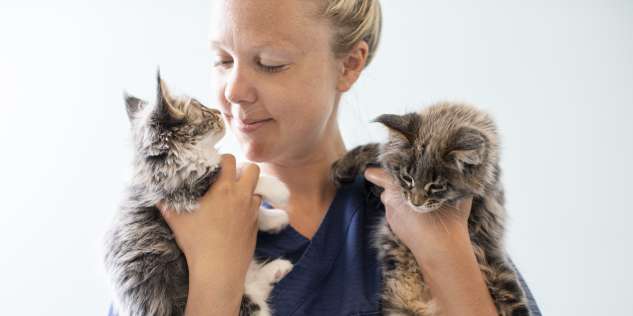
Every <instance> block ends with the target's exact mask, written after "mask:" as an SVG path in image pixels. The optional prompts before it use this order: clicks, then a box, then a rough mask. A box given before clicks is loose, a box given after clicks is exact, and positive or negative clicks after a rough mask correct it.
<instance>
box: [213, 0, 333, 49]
mask: <svg viewBox="0 0 633 316" xmlns="http://www.w3.org/2000/svg"><path fill="white" fill-rule="evenodd" d="M315 3H316V1H313V0H217V1H215V2H214V8H213V15H212V23H211V30H210V40H211V45H212V48H215V47H222V48H228V49H235V50H237V49H239V48H242V47H248V48H260V47H265V46H271V45H274V46H281V47H285V48H289V49H291V48H294V49H299V50H306V49H313V47H311V46H315V44H318V45H322V42H319V41H322V40H326V41H327V39H328V38H329V36H328V35H329V27H328V24H327V23H326V22H325V21H324V20H323V19H318V18H316V16H315V12H316V4H315Z"/></svg>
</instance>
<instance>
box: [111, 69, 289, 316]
mask: <svg viewBox="0 0 633 316" xmlns="http://www.w3.org/2000/svg"><path fill="white" fill-rule="evenodd" d="M157 79H158V93H157V94H158V96H157V101H156V103H155V104H154V105H149V104H147V102H145V101H142V100H140V99H137V98H135V97H132V96H126V98H125V99H126V100H125V101H126V106H127V113H128V117H129V118H130V121H131V127H132V140H133V145H134V164H133V170H134V172H133V176H132V179H131V182H130V184H129V186H128V188H127V190H126V194H125V198H124V200H123V202H122V203H121V205H120V209H119V212H118V213H117V214H116V217H115V221H114V223H113V225H112V227H111V229H110V230H109V232H108V234H107V236H106V247H105V250H106V255H105V263H106V270H107V272H108V273H109V274H110V277H111V279H112V284H113V286H114V292H115V299H114V307H115V309H116V310H117V311H118V313H119V315H120V316H125V315H130V316H141V315H143V316H145V315H154V316H168V315H169V316H173V315H182V314H184V309H185V304H186V302H187V290H188V272H187V262H186V260H185V257H184V255H183V253H182V251H181V250H180V249H179V248H178V246H177V245H176V241H175V239H174V236H173V235H172V232H171V230H170V229H169V227H168V226H167V223H166V222H165V221H164V220H163V217H162V216H161V213H160V210H159V209H158V208H156V206H155V205H157V204H158V203H159V202H161V201H163V202H165V205H166V206H167V207H169V208H171V209H174V210H176V211H177V212H179V213H183V212H191V211H193V210H194V209H196V208H197V206H198V204H197V200H198V199H199V198H200V197H201V196H202V195H203V194H204V193H205V192H206V191H207V190H208V188H209V186H210V185H212V184H213V183H214V181H215V180H216V176H217V175H218V174H219V171H220V166H219V161H220V155H219V153H218V152H217V151H216V149H215V148H214V145H215V144H216V143H217V142H218V141H219V140H220V139H221V138H222V137H223V135H224V133H225V128H224V123H223V121H222V118H221V116H220V112H219V111H217V110H213V109H209V108H206V107H205V106H203V105H202V104H201V103H200V102H198V101H197V100H195V99H192V98H188V97H172V96H171V95H170V94H169V92H168V91H167V87H166V86H165V83H164V82H163V81H162V80H161V78H160V74H159V75H158V78H157ZM255 193H256V194H260V195H262V196H263V198H264V199H266V200H267V201H268V202H270V203H271V204H272V205H274V206H276V207H284V206H285V205H286V202H287V199H288V190H287V188H286V187H285V185H284V184H283V183H281V182H280V181H279V180H277V179H274V178H271V177H267V176H261V177H260V178H259V181H258V183H257V187H256V189H255ZM287 224H288V215H287V213H286V212H284V211H282V210H280V209H265V208H262V209H260V214H259V229H260V230H265V231H271V232H276V231H279V230H281V229H282V228H283V227H284V226H285V225H287ZM291 268H292V264H291V263H290V261H288V260H283V259H276V260H273V261H270V262H266V263H258V262H255V261H252V262H251V264H250V267H249V270H248V272H247V275H246V284H245V294H244V297H243V299H242V306H241V311H240V314H241V315H270V313H271V312H270V310H269V308H268V306H267V304H266V299H267V297H268V295H269V294H270V291H271V290H272V285H273V284H274V283H276V282H277V281H279V279H281V278H282V277H283V276H284V275H285V274H286V273H287V272H289V271H290V269H291Z"/></svg>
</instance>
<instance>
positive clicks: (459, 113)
mask: <svg viewBox="0 0 633 316" xmlns="http://www.w3.org/2000/svg"><path fill="white" fill-rule="evenodd" d="M375 121H376V122H380V123H382V124H384V125H385V126H386V127H388V128H389V140H388V141H387V143H385V144H376V143H374V144H368V145H364V146H359V147H356V148H354V149H353V150H351V151H349V152H348V153H347V155H346V156H344V157H343V158H342V159H340V160H339V161H337V162H335V163H334V165H333V170H332V176H333V178H334V181H335V183H337V184H340V183H342V182H348V181H351V180H352V179H353V178H354V177H355V176H356V175H358V174H362V173H363V172H364V171H365V168H367V167H368V166H370V165H374V164H375V165H379V166H382V167H383V168H384V169H386V170H387V172H388V173H389V174H390V175H391V176H392V177H393V179H394V180H395V181H396V183H398V184H399V185H400V187H401V190H402V194H403V196H404V198H405V199H406V200H407V201H408V202H409V203H410V204H411V205H412V206H413V207H414V208H415V210H416V211H419V212H430V211H433V210H437V209H438V208H440V207H442V206H443V205H445V204H451V203H453V202H455V201H456V200H458V199H460V198H462V197H465V196H469V195H472V196H473V204H472V211H471V214H470V217H469V219H468V226H469V227H468V228H469V231H470V239H471V241H472V244H473V248H474V250H475V255H476V257H477V261H478V263H479V266H480V268H481V271H482V272H483V274H484V276H485V279H486V283H487V285H488V289H489V290H490V293H491V295H492V297H493V299H494V302H495V304H496V307H497V310H498V311H499V314H500V315H504V316H505V315H515V316H517V315H529V311H528V308H527V298H526V295H525V294H524V292H523V290H522V289H521V287H520V285H519V281H518V278H517V275H516V274H515V272H514V270H513V269H512V267H511V265H510V263H509V261H508V258H507V257H506V253H505V250H504V245H503V234H504V222H505V217H506V211H505V208H504V194H503V187H502V185H501V182H500V180H499V176H500V173H501V170H500V168H499V143H498V137H497V131H496V127H495V124H494V122H493V121H492V119H491V118H490V116H488V115H487V114H485V113H483V112H481V111H478V110H476V109H475V108H473V107H471V106H468V105H464V104H450V103H439V104H436V105H434V106H431V107H428V108H426V109H424V110H422V111H421V112H419V113H409V114H405V115H401V116H400V115H389V114H386V115H381V116H379V117H378V118H376V119H375ZM375 237H376V243H375V246H376V247H377V250H378V256H379V260H380V262H381V263H382V273H383V291H382V304H383V311H384V313H385V314H386V315H437V314H438V313H439V309H438V305H437V302H436V300H435V299H434V298H433V297H432V296H431V293H430V291H429V288H428V286H427V285H426V284H425V282H424V279H423V277H422V274H421V272H420V270H419V266H418V264H417V262H416V260H415V258H414V257H413V254H412V253H411V252H410V251H409V250H408V249H407V248H406V246H405V245H404V244H403V243H402V242H401V241H400V240H399V239H398V238H397V237H396V236H395V235H394V234H393V232H392V231H391V229H390V228H389V226H388V224H387V221H386V220H385V219H382V222H381V223H380V224H379V226H378V229H377V231H376V236H375Z"/></svg>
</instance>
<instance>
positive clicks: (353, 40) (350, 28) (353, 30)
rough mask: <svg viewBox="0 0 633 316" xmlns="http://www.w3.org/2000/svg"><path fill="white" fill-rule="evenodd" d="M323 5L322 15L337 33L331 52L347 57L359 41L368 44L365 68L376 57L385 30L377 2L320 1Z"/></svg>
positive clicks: (364, 0) (349, 0)
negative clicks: (382, 31) (381, 33)
mask: <svg viewBox="0 0 633 316" xmlns="http://www.w3.org/2000/svg"><path fill="white" fill-rule="evenodd" d="M319 1H320V2H324V4H323V5H322V8H321V12H320V13H319V15H320V16H321V17H324V18H326V19H328V20H329V21H330V23H331V24H332V27H333V29H334V32H335V33H334V38H333V43H332V48H333V50H334V54H335V55H336V56H342V55H344V54H346V53H348V52H349V51H350V50H351V49H352V48H353V47H354V45H356V44H357V43H358V42H359V41H365V42H367V45H368V46H369V51H368V52H367V60H366V62H365V67H367V65H369V63H370V62H371V60H372V59H373V57H374V54H375V53H376V49H377V48H378V43H379V41H380V31H381V29H382V11H381V9H380V3H379V2H378V0H319Z"/></svg>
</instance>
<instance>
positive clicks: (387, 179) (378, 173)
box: [365, 168, 393, 189]
mask: <svg viewBox="0 0 633 316" xmlns="http://www.w3.org/2000/svg"><path fill="white" fill-rule="evenodd" d="M365 179H367V181H369V182H371V183H373V184H375V185H377V186H379V187H382V188H384V189H387V188H391V186H392V185H393V180H392V179H391V175H389V174H388V173H387V171H385V169H383V168H367V169H366V170H365Z"/></svg>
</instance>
